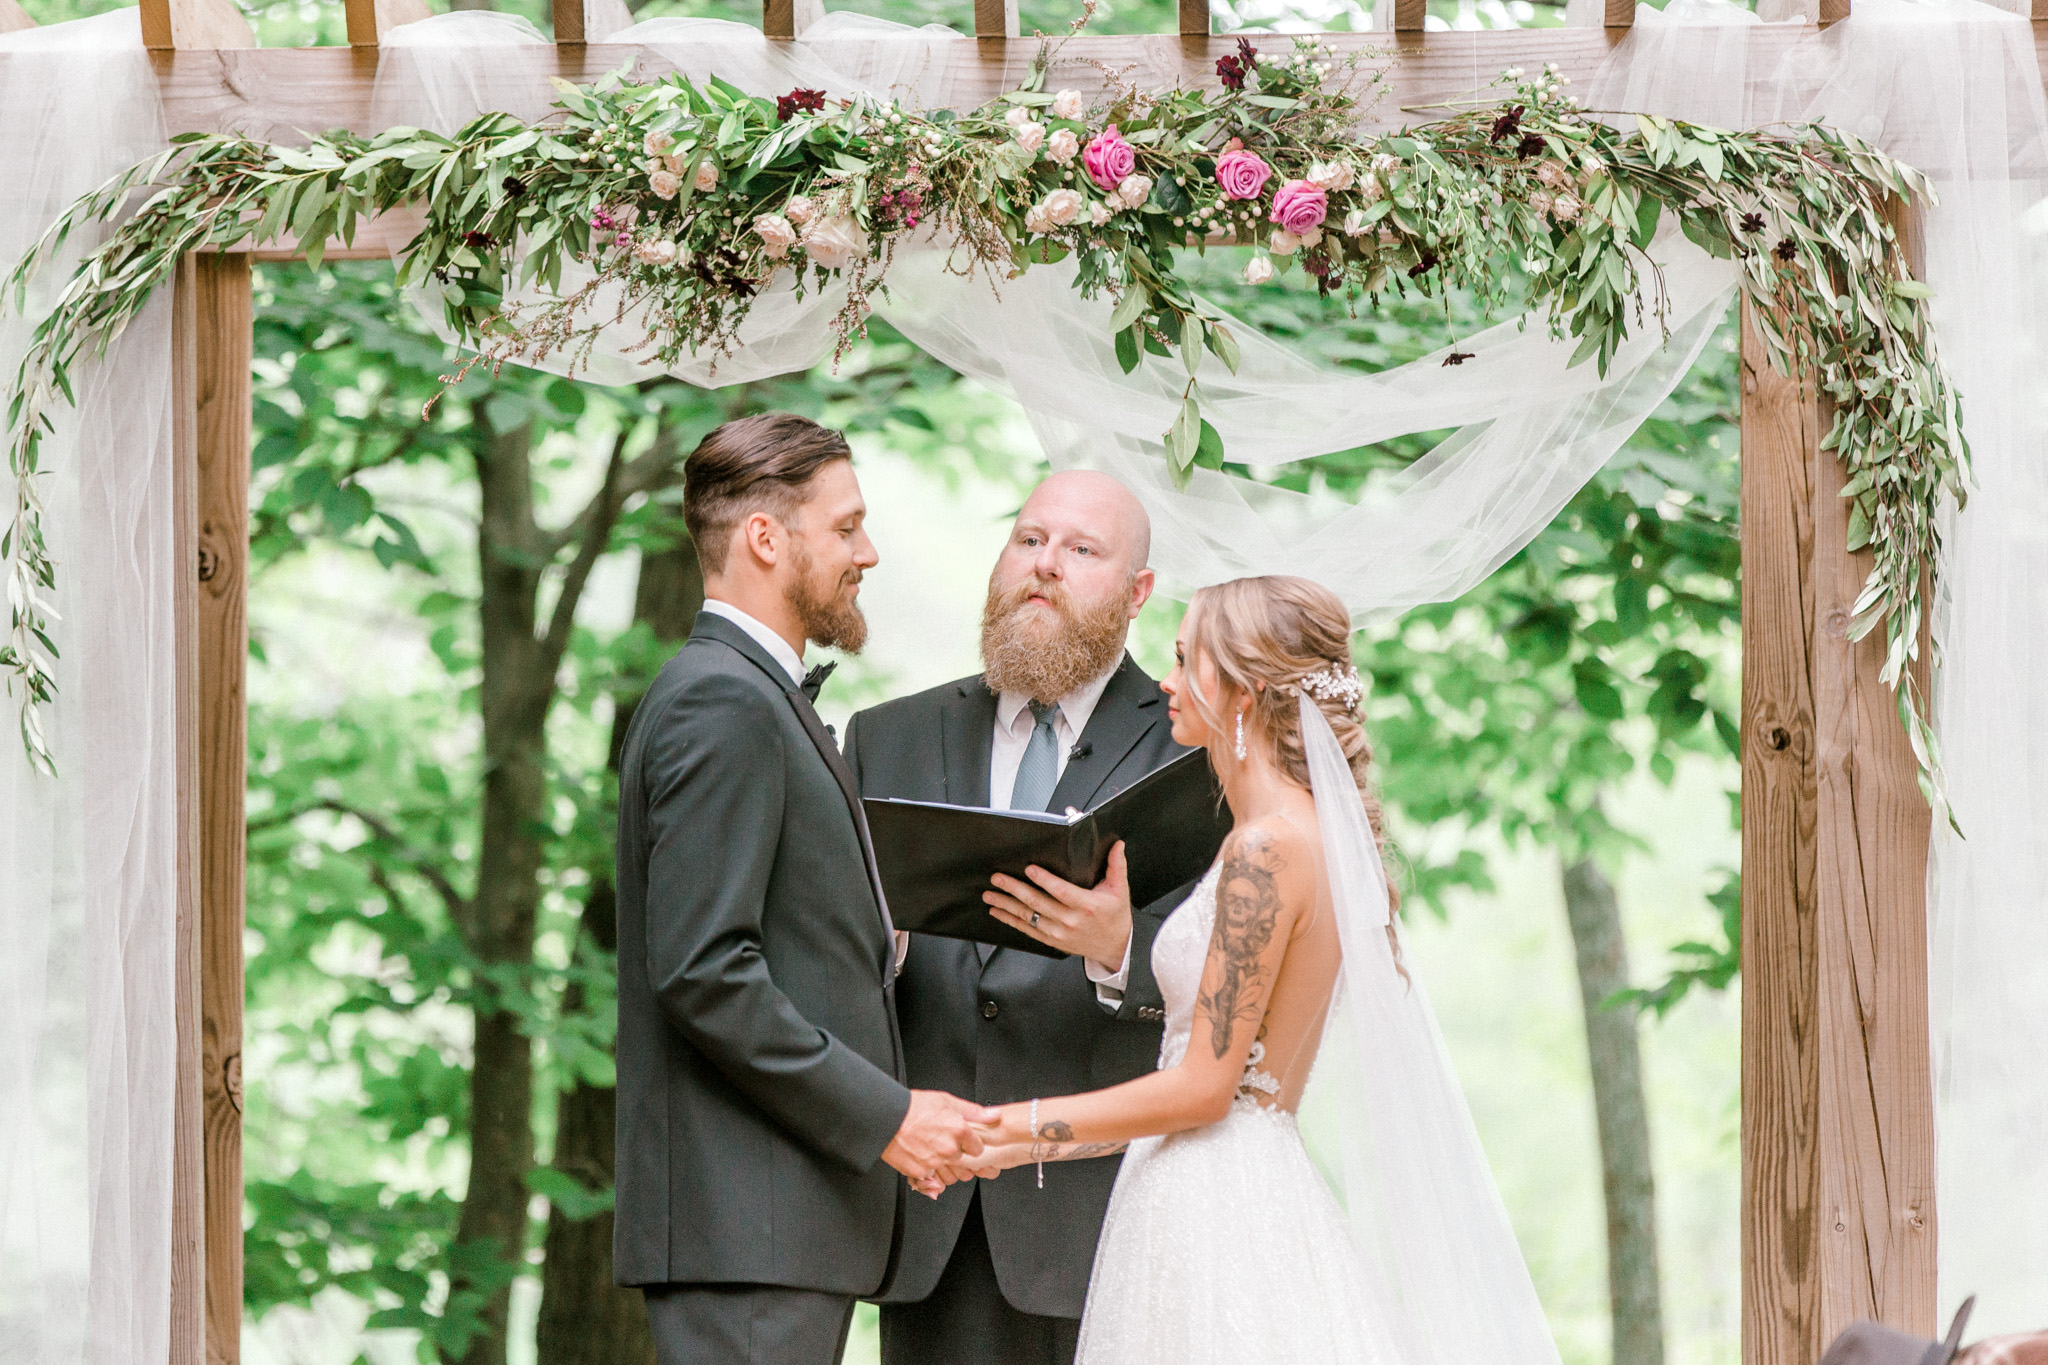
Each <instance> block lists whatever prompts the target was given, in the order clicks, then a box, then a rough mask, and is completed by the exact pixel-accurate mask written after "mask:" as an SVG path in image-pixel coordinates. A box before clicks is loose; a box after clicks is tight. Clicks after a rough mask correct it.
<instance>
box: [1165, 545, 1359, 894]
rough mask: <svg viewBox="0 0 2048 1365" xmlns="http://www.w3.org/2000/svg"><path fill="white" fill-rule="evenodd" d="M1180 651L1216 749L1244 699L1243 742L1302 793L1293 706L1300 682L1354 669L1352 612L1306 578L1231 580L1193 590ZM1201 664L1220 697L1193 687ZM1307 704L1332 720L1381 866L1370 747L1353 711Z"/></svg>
mask: <svg viewBox="0 0 2048 1365" xmlns="http://www.w3.org/2000/svg"><path fill="white" fill-rule="evenodd" d="M1183 648H1184V652H1185V654H1186V658H1187V676H1188V699H1189V700H1190V701H1191V702H1193V704H1194V706H1195V709H1196V711H1197V712H1198V713H1199V714H1200V715H1201V717H1202V719H1203V720H1204V721H1206V722H1207V723H1208V725H1209V728H1210V729H1211V730H1212V731H1214V732H1215V734H1216V735H1217V736H1218V739H1219V741H1221V742H1223V743H1226V744H1227V743H1229V742H1231V741H1232V739H1234V735H1235V732H1234V728H1233V727H1234V722H1233V723H1232V725H1225V724H1224V711H1223V709H1222V707H1221V705H1220V703H1222V702H1224V701H1226V700H1228V701H1229V702H1230V703H1231V708H1232V710H1235V702H1236V698H1237V697H1240V696H1242V697H1250V698H1251V703H1252V705H1251V712H1250V714H1249V715H1248V716H1247V717H1246V719H1245V739H1246V742H1247V743H1253V742H1256V743H1258V744H1259V745H1261V746H1262V747H1264V748H1265V749H1266V750H1267V751H1268V752H1270V753H1271V754H1272V755H1273V761H1274V763H1275V765H1276V766H1277V767H1278V768H1279V769H1280V771H1281V772H1282V773H1284V774H1285V775H1286V776H1287V777H1288V779H1289V780H1290V781H1293V782H1295V783H1297V784H1298V785H1300V786H1302V787H1304V788H1306V787H1308V786H1309V785H1310V783H1309V775H1308V756H1307V754H1306V753H1305V752H1304V750H1303V748H1302V739H1301V713H1300V710H1299V702H1298V701H1297V697H1298V696H1299V695H1300V693H1301V691H1302V688H1301V683H1302V680H1303V679H1304V678H1307V677H1309V676H1310V675H1312V674H1316V673H1319V672H1322V671H1323V670H1326V669H1330V668H1332V667H1335V668H1337V669H1339V670H1342V669H1345V668H1349V667H1350V666H1351V613H1350V612H1348V611H1346V610H1345V608H1344V603H1343V601H1342V600H1341V599H1340V598H1338V596H1337V594H1336V593H1334V592H1331V591H1330V590H1329V589H1328V588H1326V587H1324V586H1323V585H1322V584H1320V583H1315V582H1311V581H1310V580H1309V579H1306V578H1294V577H1291V576H1286V575H1277V574H1276V575H1273V576H1270V577H1265V578H1233V579H1232V580H1230V581H1229V582H1228V583H1218V584H1217V585H1215V586H1214V587H1209V588H1201V589H1198V590H1197V591H1196V592H1195V595H1194V596H1193V597H1192V598H1191V599H1189V601H1188V614H1187V620H1186V635H1185V637H1184V646H1183ZM1202 655H1206V656H1208V658H1209V660H1210V662H1211V663H1212V664H1214V665H1215V668H1216V676H1217V679H1218V680H1219V681H1220V682H1221V683H1222V684H1223V688H1224V691H1225V696H1224V697H1205V696H1203V695H1202V693H1201V689H1200V687H1199V686H1198V685H1197V684H1196V683H1195V681H1194V678H1195V660H1196V659H1197V658H1198V657H1199V656H1202ZM1327 691H1328V690H1327V689H1325V692H1326V693H1327ZM1308 696H1309V698H1310V700H1312V701H1314V702H1315V704H1316V705H1317V706H1318V707H1319V708H1320V709H1321V710H1322V713H1323V715H1324V717H1325V718H1326V719H1328V720H1329V722H1330V729H1331V730H1332V731H1333V732H1334V733H1335V734H1336V736H1337V743H1338V745H1339V746H1340V747H1341V748H1342V749H1343V750H1344V758H1345V761H1346V762H1348V763H1349V764H1350V765H1351V778H1352V781H1354V782H1356V783H1357V784H1358V795H1359V797H1360V799H1362V800H1363V801H1364V802H1365V813H1366V815H1367V817H1368V818H1370V820H1371V821H1372V833H1373V838H1374V839H1375V840H1377V841H1378V842H1379V844H1380V848H1381V853H1382V857H1384V856H1385V850H1386V831H1385V828H1384V824H1383V821H1382V815H1381V810H1380V798H1379V793H1378V792H1377V791H1376V790H1375V789H1374V787H1373V783H1372V741H1371V740H1370V739H1368V738H1367V737H1366V733H1365V725H1364V723H1363V722H1362V721H1361V720H1360V719H1359V715H1358V702H1357V700H1356V699H1354V698H1349V697H1345V696H1341V695H1335V694H1327V695H1326V694H1324V693H1318V692H1316V691H1313V690H1311V691H1309V693H1308ZM1388 894H1389V895H1393V896H1395V897H1396V900H1395V903H1396V904H1397V905H1398V904H1399V898H1398V893H1396V892H1395V891H1394V889H1393V888H1392V887H1391V886H1390V887H1389V888H1388Z"/></svg>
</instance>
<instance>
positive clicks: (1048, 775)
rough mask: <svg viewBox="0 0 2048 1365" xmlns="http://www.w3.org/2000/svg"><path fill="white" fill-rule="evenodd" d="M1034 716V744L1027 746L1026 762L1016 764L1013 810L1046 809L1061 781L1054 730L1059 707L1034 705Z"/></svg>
mask: <svg viewBox="0 0 2048 1365" xmlns="http://www.w3.org/2000/svg"><path fill="white" fill-rule="evenodd" d="M1031 715H1032V718H1033V719H1034V720H1036V721H1037V722H1038V724H1036V725H1034V726H1032V727H1031V742H1030V743H1028V744H1026V745H1025V746H1024V761H1023V762H1021V763H1019V764H1018V765H1017V781H1016V783H1015V784H1014V785H1013V786H1012V787H1011V788H1010V809H1011V810H1044V809H1045V807H1046V803H1047V802H1049V801H1051V800H1052V789H1053V788H1054V787H1056V786H1058V785H1059V780H1060V740H1059V735H1058V733H1057V732H1056V731H1055V728H1054V727H1055V726H1057V725H1058V724H1059V719H1060V708H1059V707H1058V706H1044V705H1041V704H1039V703H1038V702H1032V703H1031Z"/></svg>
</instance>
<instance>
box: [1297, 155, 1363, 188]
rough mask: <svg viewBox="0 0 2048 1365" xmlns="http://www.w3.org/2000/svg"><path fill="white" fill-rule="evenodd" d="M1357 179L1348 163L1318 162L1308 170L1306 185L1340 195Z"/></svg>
mask: <svg viewBox="0 0 2048 1365" xmlns="http://www.w3.org/2000/svg"><path fill="white" fill-rule="evenodd" d="M1357 179H1358V176H1357V173H1356V172H1354V171H1353V170H1352V169H1351V163H1350V162H1348V161H1318V162H1316V163H1315V164H1313V165H1311V166H1310V167H1309V168H1308V183H1309V184H1311V185H1314V186H1315V187H1316V188H1318V189H1324V190H1330V191H1332V192H1333V193H1337V194H1342V193H1343V192H1344V191H1345V190H1348V189H1350V188H1351V186H1352V184H1353V183H1354V182H1355V181H1356V180H1357Z"/></svg>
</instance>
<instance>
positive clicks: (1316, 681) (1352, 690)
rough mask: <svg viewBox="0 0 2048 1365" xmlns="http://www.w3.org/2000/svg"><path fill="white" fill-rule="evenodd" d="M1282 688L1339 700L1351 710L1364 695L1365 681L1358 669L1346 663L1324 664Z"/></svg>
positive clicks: (1330, 699)
mask: <svg viewBox="0 0 2048 1365" xmlns="http://www.w3.org/2000/svg"><path fill="white" fill-rule="evenodd" d="M1283 690H1285V691H1287V692H1289V693H1292V694H1294V695H1296V696H1299V695H1300V694H1301V693H1303V692H1306V693H1308V694H1309V695H1310V696H1312V697H1314V698H1315V699H1316V700H1317V701H1341V702H1343V703H1344V705H1345V707H1346V708H1347V709H1349V710H1353V711H1355V710H1357V709H1358V703H1359V702H1360V701H1361V700H1363V699H1364V697H1365V683H1364V682H1363V681H1362V680H1361V679H1360V678H1359V676H1358V670H1357V669H1356V668H1355V667H1353V666H1352V665H1350V664H1348V663H1342V664H1339V663H1332V664H1325V665H1324V666H1323V667H1321V668H1319V669H1317V670H1316V671H1315V672H1313V673H1309V674H1305V675H1303V676H1302V677H1300V678H1297V679H1295V681H1294V682H1293V683H1292V684H1291V685H1287V686H1285V687H1284V689H1283Z"/></svg>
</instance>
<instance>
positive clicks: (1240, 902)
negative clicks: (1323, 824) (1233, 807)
mask: <svg viewBox="0 0 2048 1365" xmlns="http://www.w3.org/2000/svg"><path fill="white" fill-rule="evenodd" d="M1281 867H1282V863H1281V860H1280V854H1279V852H1278V850H1276V849H1275V848H1274V847H1273V841H1272V839H1271V838H1269V837H1268V836H1267V835H1266V834H1265V833H1263V832H1262V831H1259V830H1247V831H1246V832H1245V833H1244V834H1243V836H1242V837H1240V838H1238V839H1236V840H1234V841H1233V843H1232V845H1231V847H1230V850H1229V851H1228V852H1227V853H1225V854H1224V855H1223V867H1222V870H1221V871H1220V872H1219V873H1218V874H1217V881H1216V931H1215V933H1214V934H1212V935H1211V936H1210V939H1209V956H1210V957H1211V958H1213V959H1221V962H1222V966H1221V970H1220V971H1219V973H1218V975H1217V980H1216V984H1215V986H1214V988H1213V989H1209V990H1205V991H1204V992H1203V993H1202V995H1201V997H1200V998H1199V999H1198V1000H1197V1001H1196V1002H1195V1007H1196V1009H1198V1010H1200V1011H1201V1012H1202V1014H1203V1015H1204V1016H1205V1017H1206V1018H1207V1019H1208V1020H1209V1040H1210V1042H1211V1043H1212V1044H1214V1046H1215V1048H1216V1057H1217V1059H1218V1060H1219V1061H1220V1060H1221V1059H1222V1058H1224V1057H1225V1056H1227V1055H1228V1054H1229V1052H1230V1044H1231V1039H1232V1037H1233V1035H1234V1034H1235V1032H1236V1029H1237V1022H1238V1020H1240V1019H1242V1020H1244V1021H1245V1022H1246V1023H1249V1024H1262V1023H1263V1022H1264V1018H1265V1010H1264V1008H1263V1006H1262V1004H1261V1003H1260V1001H1259V998H1258V995H1257V991H1256V987H1257V986H1258V985H1259V984H1260V982H1261V980H1262V978H1263V977H1264V975H1265V969H1264V967H1263V965H1262V964H1261V963H1260V960H1259V959H1260V957H1261V955H1263V954H1264V953H1265V951H1266V949H1267V948H1269V947H1271V946H1272V942H1273V929H1274V926H1275V925H1276V924H1277V923H1278V922H1279V919H1280V888H1279V885H1278V881H1277V875H1278V873H1279V871H1280V868H1281Z"/></svg>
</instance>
